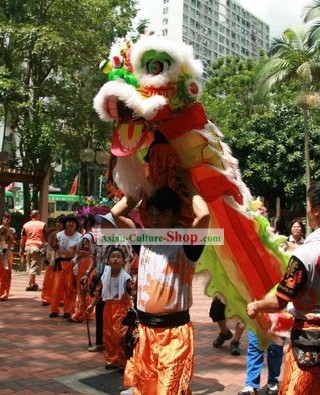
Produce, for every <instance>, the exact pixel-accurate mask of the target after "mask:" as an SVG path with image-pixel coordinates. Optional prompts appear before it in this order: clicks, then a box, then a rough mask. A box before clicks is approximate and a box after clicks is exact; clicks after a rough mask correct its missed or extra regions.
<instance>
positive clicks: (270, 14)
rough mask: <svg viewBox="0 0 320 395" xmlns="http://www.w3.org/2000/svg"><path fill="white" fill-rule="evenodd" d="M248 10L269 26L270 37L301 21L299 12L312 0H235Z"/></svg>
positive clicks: (278, 34) (311, 2)
mask: <svg viewBox="0 0 320 395" xmlns="http://www.w3.org/2000/svg"><path fill="white" fill-rule="evenodd" d="M237 1H238V3H239V4H241V5H242V6H244V7H245V8H246V9H247V10H248V11H249V12H251V13H252V14H254V15H255V16H257V17H258V18H259V19H262V20H263V21H264V22H266V23H267V24H268V25H269V26H270V38H271V39H272V38H273V37H274V36H280V35H281V34H282V33H283V32H284V30H286V29H287V28H292V27H294V26H295V25H299V24H301V23H302V19H301V14H302V10H303V8H304V7H305V6H306V5H312V4H314V0H237Z"/></svg>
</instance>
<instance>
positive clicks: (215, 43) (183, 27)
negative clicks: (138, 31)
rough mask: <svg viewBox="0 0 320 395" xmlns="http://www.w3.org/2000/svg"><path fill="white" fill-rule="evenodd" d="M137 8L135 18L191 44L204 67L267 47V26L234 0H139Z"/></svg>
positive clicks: (255, 56)
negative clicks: (137, 11)
mask: <svg viewBox="0 0 320 395" xmlns="http://www.w3.org/2000/svg"><path fill="white" fill-rule="evenodd" d="M137 7H138V8H139V9H140V11H139V14H138V17H137V20H141V19H147V20H149V21H150V24H149V28H150V30H154V31H156V32H162V33H163V34H164V35H166V36H168V37H170V38H172V39H175V40H176V41H178V42H179V41H183V42H185V43H187V44H190V45H192V46H193V48H194V51H195V54H196V56H197V57H198V58H200V59H201V60H202V62H203V64H204V68H205V69H206V68H207V67H209V66H210V64H211V63H212V62H213V61H214V60H215V59H216V58H217V57H219V56H225V55H238V56H241V57H244V58H247V57H252V58H257V57H258V55H259V51H260V49H264V50H267V49H268V46H269V26H268V25H267V24H266V23H265V22H263V21H262V20H261V19H259V18H257V17H256V16H254V15H253V14H251V13H250V12H248V11H247V10H246V9H245V8H243V7H242V6H241V5H240V4H239V3H238V2H237V1H234V0H138V1H137ZM205 77H206V74H204V78H205Z"/></svg>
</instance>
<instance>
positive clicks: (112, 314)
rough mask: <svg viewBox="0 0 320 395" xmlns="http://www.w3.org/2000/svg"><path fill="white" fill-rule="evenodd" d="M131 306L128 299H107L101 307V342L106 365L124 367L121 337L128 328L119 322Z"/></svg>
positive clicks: (124, 358) (124, 359)
mask: <svg viewBox="0 0 320 395" xmlns="http://www.w3.org/2000/svg"><path fill="white" fill-rule="evenodd" d="M129 307H132V303H131V301H130V300H129V299H117V300H107V301H106V302H105V304H104V309H103V343H104V352H105V360H106V365H113V366H119V367H124V366H125V364H126V357H125V353H124V346H123V338H124V335H125V333H126V331H127V329H128V327H127V326H124V325H122V324H121V322H122V320H123V319H124V317H125V316H126V315H127V310H128V308H129Z"/></svg>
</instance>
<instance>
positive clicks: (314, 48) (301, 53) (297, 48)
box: [257, 25, 320, 190]
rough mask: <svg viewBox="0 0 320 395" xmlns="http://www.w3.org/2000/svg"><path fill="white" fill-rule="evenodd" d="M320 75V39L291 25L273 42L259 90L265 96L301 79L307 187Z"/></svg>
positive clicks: (262, 69) (263, 67)
mask: <svg viewBox="0 0 320 395" xmlns="http://www.w3.org/2000/svg"><path fill="white" fill-rule="evenodd" d="M319 76H320V53H319V42H318V41H317V40H315V36H312V35H310V32H309V30H308V29H307V27H306V26H304V25H302V26H300V27H297V28H295V29H287V30H286V31H285V32H284V33H283V35H282V37H279V38H275V39H274V40H273V41H272V43H271V49H270V58H268V59H266V61H265V63H264V64H263V65H262V66H261V67H260V69H259V73H258V85H257V92H258V95H259V96H264V95H266V94H267V93H268V92H270V91H272V89H273V88H274V87H275V86H277V85H279V84H281V83H283V82H290V81H295V82H297V83H298V89H297V90H296V97H297V100H298V103H299V104H300V106H301V108H302V111H303V121H304V159H305V160H304V162H305V165H304V167H305V184H306V189H307V190H308V189H309V186H310V179H311V175H310V141H309V134H310V131H309V109H310V107H312V106H313V105H314V104H317V101H318V100H317V96H318V95H315V94H314V90H315V88H316V83H317V81H319Z"/></svg>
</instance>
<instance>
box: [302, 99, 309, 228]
mask: <svg viewBox="0 0 320 395" xmlns="http://www.w3.org/2000/svg"><path fill="white" fill-rule="evenodd" d="M308 118H309V111H308V108H307V107H306V106H303V129H304V163H305V177H306V196H307V191H308V190H309V188H310V149H309V128H308ZM306 219H307V224H306V225H307V226H306V230H307V235H308V234H309V233H310V232H311V229H310V226H309V223H308V216H307V213H306Z"/></svg>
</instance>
